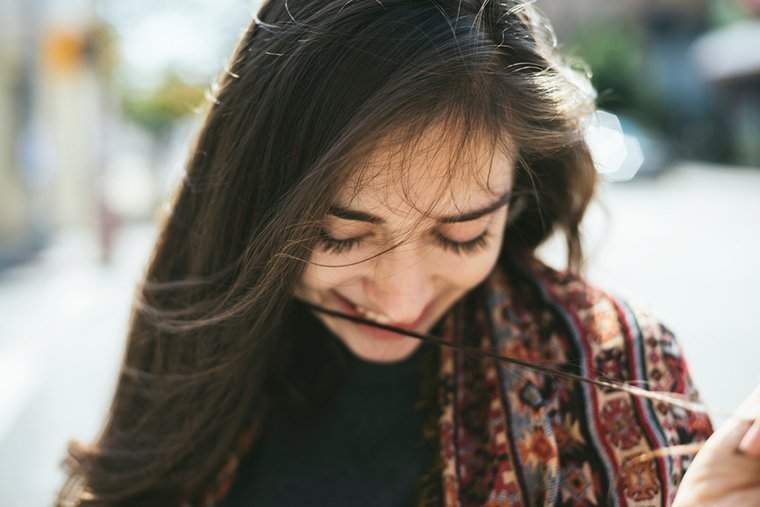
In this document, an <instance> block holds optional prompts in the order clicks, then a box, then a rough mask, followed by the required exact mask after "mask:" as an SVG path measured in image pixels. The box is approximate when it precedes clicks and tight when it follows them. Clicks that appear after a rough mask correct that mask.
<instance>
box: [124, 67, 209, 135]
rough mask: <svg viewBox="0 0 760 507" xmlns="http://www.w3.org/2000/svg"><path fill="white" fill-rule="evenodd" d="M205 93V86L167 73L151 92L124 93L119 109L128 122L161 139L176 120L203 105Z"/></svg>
mask: <svg viewBox="0 0 760 507" xmlns="http://www.w3.org/2000/svg"><path fill="white" fill-rule="evenodd" d="M204 92H205V87H204V86H201V85H196V84H189V83H186V82H185V81H183V80H182V79H181V78H180V77H179V76H178V75H177V74H176V73H174V72H168V73H167V74H166V75H165V77H164V79H163V81H162V82H161V84H160V85H159V86H157V87H156V88H154V89H152V90H149V91H147V92H144V91H135V90H127V91H126V92H125V93H124V96H123V100H122V107H123V110H124V112H125V114H126V115H127V117H128V118H129V119H131V120H132V121H134V122H136V123H137V124H139V125H141V126H142V127H144V128H145V129H147V130H149V131H150V132H151V133H152V134H153V135H155V136H161V135H163V134H165V133H166V132H168V131H169V130H170V128H171V126H172V125H173V124H174V123H175V122H176V121H177V120H179V119H181V118H183V117H185V116H188V115H190V114H193V113H194V112H195V111H197V109H198V108H199V107H200V106H202V105H203V103H204V97H205V96H204Z"/></svg>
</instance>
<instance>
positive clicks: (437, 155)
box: [337, 125, 514, 216]
mask: <svg viewBox="0 0 760 507" xmlns="http://www.w3.org/2000/svg"><path fill="white" fill-rule="evenodd" d="M513 153H514V150H513V149H512V148H511V147H510V146H508V145H507V144H506V143H504V142H502V141H501V140H499V141H496V140H491V139H487V138H485V137H483V136H475V135H472V136H468V135H467V134H466V133H464V134H463V133H460V132H455V133H453V134H452V132H451V131H450V130H447V128H446V127H445V126H443V125H436V126H433V127H430V128H428V129H426V130H425V131H423V132H422V133H421V134H418V135H416V136H414V137H413V138H409V137H408V136H401V135H399V134H396V135H395V136H394V135H390V136H387V137H385V138H384V139H382V140H381V141H379V142H377V143H376V144H375V146H374V148H373V150H372V151H371V153H370V155H369V156H368V157H367V158H366V159H365V161H364V163H363V164H362V165H361V167H358V168H356V170H355V171H354V172H353V174H352V175H351V177H350V178H349V181H348V183H347V184H346V185H344V187H343V188H342V189H341V191H340V192H339V193H338V198H337V204H338V205H340V206H342V207H350V208H354V209H362V210H366V211H370V212H373V213H375V214H378V215H383V216H388V215H393V214H397V215H400V216H408V215H410V214H422V215H425V216H430V215H437V214H447V213H451V212H459V211H462V210H467V209H468V208H470V207H472V206H475V205H482V204H485V203H488V202H490V201H492V200H493V197H494V196H498V195H501V194H503V193H504V192H505V191H507V190H508V189H510V188H511V186H512V181H513V173H514V155H513Z"/></svg>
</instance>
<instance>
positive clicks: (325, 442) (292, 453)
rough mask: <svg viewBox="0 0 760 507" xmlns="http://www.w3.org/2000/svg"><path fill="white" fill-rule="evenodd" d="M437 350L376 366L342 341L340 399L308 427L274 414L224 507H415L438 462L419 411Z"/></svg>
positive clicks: (334, 399) (332, 401) (424, 347)
mask: <svg viewBox="0 0 760 507" xmlns="http://www.w3.org/2000/svg"><path fill="white" fill-rule="evenodd" d="M332 338H333V339H336V340H337V338H335V337H332ZM434 347H435V345H428V344H424V343H423V344H422V345H421V346H420V347H418V348H417V350H415V352H414V353H413V354H412V355H411V356H410V357H408V358H406V359H404V360H401V361H398V362H394V363H374V362H369V361H365V360H362V359H360V358H358V357H357V356H355V355H354V354H353V353H352V352H351V351H350V350H349V349H348V348H347V347H346V346H345V345H343V343H342V342H340V346H339V349H340V350H341V352H340V353H341V354H342V355H343V356H344V358H345V362H344V364H345V365H346V368H345V376H344V377H343V380H342V381H341V383H340V385H339V386H338V388H337V390H336V391H335V395H334V396H332V397H331V398H329V399H328V401H327V402H326V403H325V404H324V406H323V407H322V408H321V409H320V410H319V411H317V413H316V414H314V415H312V416H310V417H309V419H308V421H302V420H293V419H296V418H294V417H293V416H291V415H287V413H286V412H284V411H282V410H277V409H273V412H272V413H271V417H270V418H269V420H268V423H267V424H266V425H265V427H264V429H263V433H262V435H261V437H260V438H259V439H257V441H256V442H255V443H254V446H253V448H252V450H251V452H250V454H249V455H248V456H247V457H246V458H245V459H244V460H243V462H242V463H241V465H240V468H239V470H238V475H237V477H236V479H235V482H234V483H233V486H232V488H231V490H230V492H229V493H228V494H227V496H226V497H225V499H224V501H223V502H222V503H221V506H223V507H238V506H240V507H242V506H255V507H269V506H277V507H287V506H291V505H292V506H296V505H297V506H301V507H308V506H320V507H325V506H344V505H345V506H361V507H373V506H378V507H380V506H382V507H391V506H404V507H406V506H411V505H414V501H415V500H416V497H417V494H418V487H419V479H420V478H421V476H422V475H423V474H425V473H427V472H428V471H429V470H430V467H431V466H432V463H433V452H434V451H433V450H432V449H431V448H430V447H429V446H428V445H426V444H425V443H424V441H423V439H422V424H423V414H422V413H421V412H420V411H419V410H418V409H416V408H415V404H416V402H417V400H418V398H419V386H420V381H421V375H422V369H421V362H422V361H423V360H424V359H423V357H424V356H426V355H427V354H432V353H434V352H435V351H434V350H433V348H434Z"/></svg>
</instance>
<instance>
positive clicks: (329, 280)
mask: <svg viewBox="0 0 760 507" xmlns="http://www.w3.org/2000/svg"><path fill="white" fill-rule="evenodd" d="M322 257H324V256H320V255H314V257H313V258H312V262H316V263H319V264H330V263H331V262H332V263H335V261H334V260H332V261H331V260H330V259H326V258H324V259H323V258H322ZM355 272H356V270H355V269H351V268H348V267H339V268H331V267H325V266H315V265H313V264H310V265H308V266H307V267H306V269H305V270H304V273H303V276H302V277H301V281H300V283H299V289H300V290H304V291H308V292H315V291H324V290H329V289H331V288H334V287H338V286H342V285H346V284H348V283H349V282H350V281H351V280H352V279H353V278H354V277H355V276H357V275H356V273H355Z"/></svg>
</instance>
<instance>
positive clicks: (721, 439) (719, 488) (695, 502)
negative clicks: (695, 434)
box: [673, 386, 760, 507]
mask: <svg viewBox="0 0 760 507" xmlns="http://www.w3.org/2000/svg"><path fill="white" fill-rule="evenodd" d="M753 420H754V422H752V421H753ZM692 506H710V507H760V386H758V388H757V389H755V391H754V392H753V393H752V394H751V395H750V396H749V398H747V399H746V400H745V401H744V403H742V405H741V406H740V407H739V409H738V410H737V411H736V412H735V413H734V415H733V416H732V417H731V418H730V419H729V420H728V421H726V422H725V423H724V424H723V425H722V426H721V427H720V428H718V430H717V431H716V432H715V433H713V435H712V436H710V438H709V439H708V440H707V441H706V442H705V445H704V446H703V447H702V448H701V449H700V450H699V452H698V453H697V455H696V456H695V458H694V461H693V462H692V463H691V465H690V466H689V468H688V469H687V471H686V475H684V478H683V480H682V481H681V485H680V486H679V488H678V494H677V495H676V498H675V501H674V502H673V507H692Z"/></svg>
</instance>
